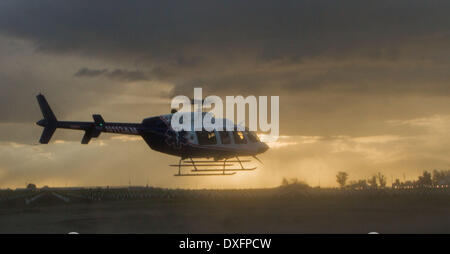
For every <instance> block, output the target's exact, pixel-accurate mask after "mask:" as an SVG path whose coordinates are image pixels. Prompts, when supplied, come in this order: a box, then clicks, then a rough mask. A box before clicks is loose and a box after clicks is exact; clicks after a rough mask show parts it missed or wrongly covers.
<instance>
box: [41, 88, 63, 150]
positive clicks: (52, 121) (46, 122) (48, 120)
mask: <svg viewBox="0 0 450 254" xmlns="http://www.w3.org/2000/svg"><path fill="white" fill-rule="evenodd" d="M36 98H37V101H38V103H39V107H40V108H41V111H42V115H43V116H44V119H42V120H40V121H39V122H37V124H38V125H40V126H42V127H44V131H43V132H42V135H41V139H40V140H39V143H41V144H48V142H49V141H50V139H51V138H52V136H53V133H55V130H56V127H57V122H58V120H57V119H56V117H55V114H53V111H52V109H51V108H50V106H49V105H48V102H47V100H46V99H45V97H44V95H42V94H39V95H38V96H36Z"/></svg>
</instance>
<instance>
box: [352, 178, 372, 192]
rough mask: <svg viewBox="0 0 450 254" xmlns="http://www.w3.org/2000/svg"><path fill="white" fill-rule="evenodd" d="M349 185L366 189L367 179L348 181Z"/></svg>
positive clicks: (353, 187)
mask: <svg viewBox="0 0 450 254" xmlns="http://www.w3.org/2000/svg"><path fill="white" fill-rule="evenodd" d="M349 187H350V188H352V189H357V190H365V189H367V187H368V186H367V181H366V180H358V181H350V183H349Z"/></svg>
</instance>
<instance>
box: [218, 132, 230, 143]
mask: <svg viewBox="0 0 450 254" xmlns="http://www.w3.org/2000/svg"><path fill="white" fill-rule="evenodd" d="M219 134H220V139H221V140H222V144H224V145H228V144H231V138H230V135H228V131H219Z"/></svg>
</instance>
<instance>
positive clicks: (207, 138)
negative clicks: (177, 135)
mask: <svg viewBox="0 0 450 254" xmlns="http://www.w3.org/2000/svg"><path fill="white" fill-rule="evenodd" d="M195 133H197V139H198V143H199V144H200V145H215V144H216V143H217V139H216V133H215V132H214V131H206V130H203V131H196V132H195Z"/></svg>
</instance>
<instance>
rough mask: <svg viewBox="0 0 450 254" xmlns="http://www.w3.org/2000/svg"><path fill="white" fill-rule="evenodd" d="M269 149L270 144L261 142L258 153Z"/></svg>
mask: <svg viewBox="0 0 450 254" xmlns="http://www.w3.org/2000/svg"><path fill="white" fill-rule="evenodd" d="M267 150H269V146H268V145H267V144H266V143H263V142H261V144H260V147H259V149H258V153H264V152H265V151H267Z"/></svg>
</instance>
